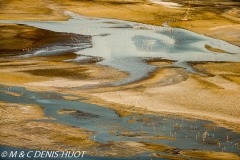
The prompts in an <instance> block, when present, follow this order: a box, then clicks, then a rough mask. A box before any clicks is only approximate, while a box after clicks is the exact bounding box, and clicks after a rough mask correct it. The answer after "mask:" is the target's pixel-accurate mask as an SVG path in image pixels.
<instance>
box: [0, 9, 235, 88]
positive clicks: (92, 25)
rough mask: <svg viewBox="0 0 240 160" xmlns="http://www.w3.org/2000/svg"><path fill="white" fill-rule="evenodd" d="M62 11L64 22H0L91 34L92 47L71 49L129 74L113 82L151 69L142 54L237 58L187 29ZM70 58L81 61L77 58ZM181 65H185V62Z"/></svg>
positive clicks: (175, 57)
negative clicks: (220, 51) (210, 47)
mask: <svg viewBox="0 0 240 160" xmlns="http://www.w3.org/2000/svg"><path fill="white" fill-rule="evenodd" d="M65 14H67V15H69V16H71V17H72V19H70V20H68V21H66V22H36V21H5V20H1V21H0V22H2V23H16V24H26V25H30V26H35V27H38V28H42V29H47V30H52V31H56V32H68V33H76V34H82V35H91V36H92V45H93V46H88V45H86V46H84V45H82V46H78V45H76V48H72V49H74V51H76V53H77V54H80V55H85V56H96V57H102V58H103V61H101V62H98V64H101V65H107V66H111V67H114V68H116V69H119V70H121V71H125V72H128V73H130V77H128V78H126V79H124V80H123V81H121V82H117V83H116V84H124V83H129V82H132V81H135V80H139V79H141V78H143V77H144V76H146V75H147V74H148V73H149V72H151V71H153V70H154V69H155V67H154V66H151V65H148V64H146V63H145V62H143V61H142V60H141V58H146V57H147V58H155V57H158V58H159V57H160V58H163V59H169V60H176V61H181V62H185V61H232V62H233V61H234V62H239V61H240V47H238V46H234V45H232V44H229V43H227V42H225V41H222V40H217V39H213V38H209V37H206V36H204V35H199V34H196V33H193V32H190V31H187V30H183V29H177V28H170V27H159V26H153V25H145V24H141V23H135V22H128V21H122V20H115V19H103V18H88V17H84V16H80V15H77V14H74V13H72V12H68V11H66V12H65ZM74 43H76V44H78V41H77V40H74ZM206 44H207V45H209V46H212V47H214V48H218V49H221V50H224V51H226V53H221V54H220V53H216V52H211V51H208V50H207V49H205V45H206ZM83 48H85V49H83ZM61 49H62V50H64V49H65V50H68V49H69V48H66V47H65V46H61V47H60V48H54V47H53V48H52V50H50V51H46V49H41V50H38V51H36V52H34V53H33V54H34V55H41V54H46V53H47V54H50V52H54V50H61ZM82 49H83V50H82ZM228 53H234V54H228ZM71 61H81V58H76V59H74V60H71ZM177 64H178V63H177ZM175 65H176V64H175ZM184 66H185V67H186V68H189V66H187V65H184ZM190 70H191V69H190Z"/></svg>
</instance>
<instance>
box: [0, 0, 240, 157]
mask: <svg viewBox="0 0 240 160" xmlns="http://www.w3.org/2000/svg"><path fill="white" fill-rule="evenodd" d="M55 2H56V3H55ZM173 2H176V3H179V4H181V5H182V6H183V7H182V8H165V7H162V6H161V5H158V4H152V3H150V2H149V1H143V0H139V1H133V0H128V1H124V2H119V1H106V0H105V1H103V0H99V1H94V2H93V1H82V2H76V1H71V0H67V1H63V0H55V1H52V2H51V3H50V4H49V3H47V2H46V1H43V0H39V1H37V2H36V3H34V4H33V3H32V4H29V5H28V6H26V8H22V7H21V8H19V7H18V6H21V5H25V4H26V3H29V2H27V1H26V0H22V1H20V0H12V1H7V0H3V1H2V2H1V6H0V8H1V11H0V17H1V18H0V19H22V20H66V19H68V17H65V16H63V14H62V11H63V10H70V11H74V12H77V13H80V14H83V15H87V16H93V17H96V16H98V17H107V18H117V19H124V20H130V21H137V22H142V23H148V24H155V25H161V24H162V23H163V22H166V21H169V20H172V19H173V18H174V19H181V18H182V17H183V14H184V12H185V11H186V8H184V7H187V4H184V3H183V2H179V1H178V0H174V1H173ZM213 2H215V1H213ZM13 4H14V5H13ZM35 5H39V6H40V7H39V8H36V7H35ZM228 5H230V6H231V5H234V2H233V3H231V4H228ZM9 7H10V8H11V9H9ZM206 8H208V7H207V6H205V7H202V8H201V9H200V10H199V8H194V9H193V15H195V16H194V17H192V19H191V22H190V23H191V24H190V26H188V25H186V23H185V24H184V23H182V22H172V23H169V25H171V26H176V27H181V28H186V29H189V30H192V31H194V32H197V33H201V34H206V35H208V36H211V37H215V38H219V39H223V40H226V41H228V42H230V43H233V44H235V45H239V37H238V33H239V21H238V17H237V15H235V14H233V13H232V12H227V13H226V12H225V11H224V12H223V11H221V10H220V9H219V8H214V7H213V10H209V8H208V10H206V11H204V12H202V11H203V10H204V9H206ZM218 12H219V13H218ZM36 13H38V14H36ZM109 13H111V14H109ZM220 13H221V14H224V15H223V16H219V15H220ZM234 13H235V11H234ZM26 14H27V15H28V16H26ZM16 15H17V16H16ZM46 15H48V16H46ZM129 15H131V16H129ZM206 17H207V18H206ZM233 19H234V20H233ZM187 24H188V23H187ZM202 24H204V26H202ZM6 30H7V32H6ZM229 30H230V32H229ZM0 32H1V34H0V37H1V43H0V49H1V54H0V58H1V59H0V77H1V78H0V84H4V85H7V86H21V87H25V88H26V89H29V90H36V91H46V90H47V91H55V92H61V93H71V94H74V95H75V96H68V97H65V98H66V99H71V100H78V98H79V97H78V96H81V97H87V98H90V99H88V100H85V101H86V102H89V103H93V104H98V105H101V106H106V107H109V108H112V109H114V110H116V111H117V112H118V113H119V114H120V115H121V116H126V115H131V114H132V113H134V112H138V113H148V112H149V113H154V114H175V115H176V114H177V115H181V116H185V117H192V118H201V119H206V120H210V121H214V122H215V123H216V124H218V125H220V126H225V127H227V128H231V129H233V130H234V131H237V132H240V129H239V125H240V118H239V117H240V109H239V107H238V104H239V102H240V70H239V68H240V63H230V62H229V63H228V62H226V63H214V62H208V63H190V64H191V65H192V67H194V68H195V69H196V70H197V71H199V72H202V73H205V74H206V76H200V75H197V74H192V73H188V72H185V70H184V69H183V68H176V67H171V66H170V65H171V63H172V62H170V61H160V60H159V61H155V62H148V63H150V64H152V65H155V66H160V67H161V68H158V69H157V70H156V71H155V72H154V73H152V74H151V75H149V77H147V78H146V79H143V80H141V81H138V82H136V83H131V84H127V85H123V86H116V87H109V86H108V85H106V84H108V83H111V82H116V81H119V80H121V79H123V78H126V77H127V76H128V74H126V73H123V72H120V71H117V70H116V69H112V68H110V67H106V66H99V65H96V64H95V63H88V64H76V63H70V62H62V60H66V59H69V58H74V57H75V56H76V55H75V54H73V53H66V54H64V55H61V56H48V57H44V56H41V57H40V56H39V57H32V58H24V59H9V58H8V57H6V56H11V55H16V54H21V50H23V49H28V48H35V47H37V46H42V45H43V44H54V43H55V42H58V41H56V37H58V36H59V34H57V33H51V34H49V32H46V31H44V30H40V29H36V28H33V27H26V26H21V25H4V24H1V25H0ZM53 35H54V36H55V38H52V39H51V37H54V36H53ZM36 37H37V38H39V37H40V40H39V39H34V38H36ZM66 38H69V37H67V36H66V37H64V38H63V39H64V40H65V39H66ZM42 39H48V40H50V41H42ZM23 41H24V43H23ZM50 42H51V43H50ZM23 44H24V45H23ZM210 49H214V48H210ZM2 51H3V52H2ZM219 54H221V53H219ZM59 66H60V67H59ZM73 73H77V75H75V74H73ZM6 94H11V95H14V96H20V95H16V93H12V92H7V93H6ZM0 110H1V112H0V114H1V116H0V117H1V120H0V125H1V132H0V135H1V137H5V138H1V139H0V143H1V144H3V145H9V146H14V147H26V148H31V149H49V150H56V149H59V150H64V149H66V147H73V148H74V149H75V150H76V149H81V150H82V149H84V150H89V151H91V153H89V154H91V155H101V156H114V157H118V156H119V155H121V156H128V157H131V156H134V155H136V154H140V153H143V152H146V151H159V152H164V153H169V154H153V156H156V157H165V158H175V157H174V156H173V155H172V152H173V150H174V148H172V147H169V146H164V145H156V144H153V143H137V142H115V143H113V142H110V143H109V144H100V143H97V142H95V141H91V140H89V137H90V136H91V135H92V134H93V133H91V132H89V131H86V130H84V129H81V128H74V127H69V126H64V125H61V124H55V123H50V122H38V121H34V120H36V119H47V118H48V117H44V116H43V111H42V109H41V107H40V106H34V107H33V105H31V104H29V105H27V106H26V105H21V104H10V103H4V102H1V103H0ZM10 113H18V114H10ZM19 113H20V114H19ZM2 128H3V130H2ZM39 130H42V132H41V133H38V131H39ZM122 134H126V135H131V133H122ZM29 135H31V136H29ZM134 136H135V135H134ZM152 138H154V137H152ZM155 138H156V137H155ZM158 138H161V137H158ZM79 141H81V143H79ZM59 143H60V144H61V145H58V144H59ZM36 144H37V145H36ZM39 147H40V148H39ZM126 148H127V150H126ZM99 150H101V153H99V152H98V151H99ZM109 150H110V151H109ZM185 155H187V156H189V157H192V158H199V159H206V157H211V158H212V159H214V158H215V159H221V158H222V159H226V157H227V159H237V158H238V156H237V155H236V154H232V153H219V152H207V151H181V154H180V155H179V157H178V159H181V158H182V159H184V156H185Z"/></svg>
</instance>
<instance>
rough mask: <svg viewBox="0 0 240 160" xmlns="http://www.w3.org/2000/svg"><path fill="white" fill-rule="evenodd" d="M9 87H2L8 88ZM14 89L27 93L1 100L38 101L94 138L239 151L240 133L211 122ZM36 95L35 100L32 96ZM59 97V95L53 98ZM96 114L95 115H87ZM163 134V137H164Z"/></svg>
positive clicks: (47, 113)
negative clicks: (122, 112) (122, 113)
mask: <svg viewBox="0 0 240 160" xmlns="http://www.w3.org/2000/svg"><path fill="white" fill-rule="evenodd" d="M7 90H9V88H8V87H3V88H0V91H7ZM11 92H16V93H22V92H23V93H24V94H23V95H22V96H21V97H14V96H11V95H8V94H6V93H4V92H0V100H1V101H5V102H12V103H22V104H38V105H40V106H42V107H44V114H45V116H48V117H53V118H55V119H56V120H49V121H51V122H53V123H61V124H64V125H70V126H76V127H81V128H85V129H87V130H90V131H95V132H97V133H96V134H95V135H93V136H92V137H90V139H92V140H94V141H98V142H101V143H108V142H111V141H135V142H153V143H158V144H166V145H170V146H173V147H177V148H180V149H199V150H211V151H224V152H239V150H238V146H239V145H240V134H239V133H236V132H233V131H231V130H229V129H226V128H224V127H221V126H218V125H216V124H214V123H213V122H210V121H205V120H201V119H191V120H188V119H186V118H181V117H179V116H176V115H175V116H174V115H165V116H159V115H153V114H142V115H140V114H137V113H136V114H133V115H131V116H126V117H124V118H122V117H120V116H119V115H118V114H117V113H116V112H115V111H114V110H111V109H108V108H105V107H100V106H97V105H93V104H87V103H83V102H78V101H69V100H64V99H63V98H62V96H63V95H61V94H57V93H54V92H42V93H40V92H33V91H27V90H25V89H23V88H20V87H11ZM33 96H34V99H33V98H32V97H33ZM53 97H55V98H53ZM66 108H67V110H77V111H79V112H78V113H81V114H78V117H77V118H76V115H72V114H58V113H57V112H58V111H59V110H64V109H66ZM82 114H84V116H83V117H79V116H81V115H82ZM86 115H94V117H91V116H89V117H86ZM161 137H163V138H161Z"/></svg>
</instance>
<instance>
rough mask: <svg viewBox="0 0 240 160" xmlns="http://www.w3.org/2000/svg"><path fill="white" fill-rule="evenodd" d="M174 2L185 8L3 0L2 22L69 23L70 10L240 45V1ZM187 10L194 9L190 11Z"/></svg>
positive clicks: (106, 0)
mask: <svg viewBox="0 0 240 160" xmlns="http://www.w3.org/2000/svg"><path fill="white" fill-rule="evenodd" d="M171 2H176V3H180V4H181V5H183V6H182V7H179V8H166V7H163V6H161V5H158V4H154V3H151V2H150V1H148V0H137V1H136V0H124V1H122V0H91V1H86V0H84V1H75V0H53V1H51V2H49V1H44V0H38V1H34V3H29V1H27V0H2V2H1V5H0V19H20V20H66V19H68V18H69V17H66V16H64V15H63V12H64V10H69V11H73V12H76V13H80V14H82V15H86V16H92V17H104V18H116V19H122V20H129V21H136V22H141V23H145V24H153V25H159V26H160V25H162V23H164V22H169V21H171V20H177V22H173V23H169V25H171V26H174V27H180V28H185V29H188V30H191V31H194V32H197V33H200V34H205V35H207V36H210V37H213V38H218V39H222V40H225V41H227V42H230V43H232V44H235V45H238V46H240V44H239V43H240V42H239V33H240V29H239V24H240V20H239V14H238V13H239V12H238V11H239V9H238V8H237V7H236V6H237V5H238V4H239V3H238V2H232V1H231V0H227V1H224V2H221V1H217V0H213V1H211V2H209V1H208V0H201V1H194V3H190V4H189V1H180V0H171ZM219 5H222V6H224V7H222V6H220V7H219ZM19 6H24V7H19ZM187 8H190V10H188V11H187ZM188 12H189V13H188ZM187 13H188V15H189V16H188V19H189V21H186V22H185V21H183V22H182V21H181V19H183V17H184V16H185V15H186V14H187ZM190 13H191V14H190ZM179 21H180V22H179Z"/></svg>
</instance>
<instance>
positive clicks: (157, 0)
mask: <svg viewBox="0 0 240 160" xmlns="http://www.w3.org/2000/svg"><path fill="white" fill-rule="evenodd" d="M150 2H152V3H156V4H160V5H162V6H164V7H168V8H179V7H181V6H182V5H180V4H178V3H174V2H163V1H162V0H150Z"/></svg>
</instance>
